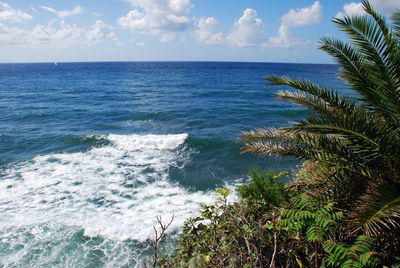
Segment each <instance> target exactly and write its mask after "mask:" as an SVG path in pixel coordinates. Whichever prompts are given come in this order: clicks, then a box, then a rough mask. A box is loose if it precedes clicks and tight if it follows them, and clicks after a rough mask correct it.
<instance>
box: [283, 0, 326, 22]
mask: <svg viewBox="0 0 400 268" xmlns="http://www.w3.org/2000/svg"><path fill="white" fill-rule="evenodd" d="M321 10H322V6H321V4H320V3H319V1H315V3H314V4H312V5H311V6H309V7H304V8H298V9H296V10H294V9H291V10H289V12H288V13H286V14H285V15H283V16H282V24H283V25H286V26H287V27H299V26H306V25H311V24H315V23H318V22H319V21H320V20H321Z"/></svg>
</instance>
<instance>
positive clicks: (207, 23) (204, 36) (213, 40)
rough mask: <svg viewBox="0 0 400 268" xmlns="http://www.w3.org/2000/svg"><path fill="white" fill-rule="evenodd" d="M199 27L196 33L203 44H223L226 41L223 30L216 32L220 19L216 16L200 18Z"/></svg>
mask: <svg viewBox="0 0 400 268" xmlns="http://www.w3.org/2000/svg"><path fill="white" fill-rule="evenodd" d="M196 24H197V29H196V30H195V32H194V34H195V37H196V39H197V41H199V42H200V43H202V44H206V45H221V44H222V43H223V42H224V37H223V35H222V33H221V32H215V31H214V30H215V27H216V26H217V25H218V21H217V20H216V19H215V18H214V17H209V18H200V19H199V20H198V22H197V23H196Z"/></svg>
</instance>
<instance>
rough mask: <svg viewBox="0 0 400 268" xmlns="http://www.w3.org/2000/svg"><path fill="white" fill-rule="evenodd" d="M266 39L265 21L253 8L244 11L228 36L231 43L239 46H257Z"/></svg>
mask: <svg viewBox="0 0 400 268" xmlns="http://www.w3.org/2000/svg"><path fill="white" fill-rule="evenodd" d="M265 39H266V36H265V33H264V23H263V21H262V20H261V19H260V18H257V12H256V11H255V10H254V9H251V8H248V9H246V10H245V11H244V12H243V16H242V17H241V18H240V19H239V20H238V21H236V22H235V24H234V29H233V31H232V32H231V33H229V35H228V36H227V41H228V42H229V43H230V44H231V45H235V46H239V47H246V46H256V45H258V44H260V43H262V42H264V41H265Z"/></svg>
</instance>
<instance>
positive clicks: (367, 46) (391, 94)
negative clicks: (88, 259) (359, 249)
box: [241, 1, 400, 235]
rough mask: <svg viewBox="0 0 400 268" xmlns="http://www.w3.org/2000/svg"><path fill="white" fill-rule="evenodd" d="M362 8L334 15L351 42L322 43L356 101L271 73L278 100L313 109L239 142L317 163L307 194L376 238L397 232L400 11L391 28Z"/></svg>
mask: <svg viewBox="0 0 400 268" xmlns="http://www.w3.org/2000/svg"><path fill="white" fill-rule="evenodd" d="M362 5H363V7H364V10H365V12H366V13H367V14H366V15H364V16H353V17H345V18H343V19H339V18H335V19H334V20H333V22H334V23H335V24H337V25H338V27H339V28H340V29H341V30H343V31H344V32H345V33H346V34H347V35H348V37H349V39H350V41H351V42H350V43H344V42H342V41H340V40H337V39H334V38H330V37H325V38H323V39H322V40H321V43H320V49H322V50H323V51H325V52H327V53H328V54H330V55H331V56H333V57H334V58H335V59H336V61H337V63H338V64H339V66H340V71H341V78H342V79H344V80H345V81H346V82H347V83H348V85H349V88H350V89H351V90H354V91H355V92H357V95H358V98H357V99H353V98H350V97H346V96H340V95H339V94H338V93H337V91H336V90H333V89H329V88H328V87H326V86H325V85H323V86H319V85H317V84H314V83H312V82H311V81H309V80H305V79H304V80H295V79H292V78H289V77H278V76H268V77H267V78H266V80H267V81H269V86H288V87H290V88H292V90H281V91H279V92H278V93H277V96H278V99H282V100H290V101H292V102H295V103H298V104H301V105H304V106H307V107H308V108H309V109H310V110H311V111H310V113H309V114H308V116H307V117H306V118H305V120H300V121H298V122H297V123H296V124H294V125H292V126H290V127H284V128H280V129H276V128H272V127H271V128H266V129H256V130H253V131H249V132H245V133H243V135H242V137H241V139H242V140H243V141H244V142H245V147H244V148H243V152H251V153H258V154H263V155H278V156H295V157H297V158H299V159H302V160H309V161H312V162H314V163H317V166H319V169H318V170H319V172H318V175H316V176H314V178H313V179H312V180H313V183H314V186H315V185H317V186H320V187H314V188H313V189H312V191H311V192H312V193H313V194H318V193H319V197H320V198H322V197H324V198H330V199H331V200H332V199H333V200H335V201H336V202H338V203H341V206H342V208H343V207H344V208H347V209H348V215H350V216H351V219H352V221H351V224H349V226H351V229H352V230H351V231H353V232H354V231H363V232H364V233H366V234H368V235H376V234H378V233H379V234H382V233H391V232H393V230H394V229H396V230H397V231H396V232H398V231H399V230H400V229H399V227H400V11H397V12H395V14H394V15H393V24H392V26H390V25H388V24H387V23H386V21H385V18H384V17H383V16H381V15H379V14H378V13H377V12H376V11H375V10H374V9H373V7H372V6H371V5H370V4H369V2H368V1H362ZM350 201H351V202H352V203H349V202H350ZM354 202H358V205H355V203H354Z"/></svg>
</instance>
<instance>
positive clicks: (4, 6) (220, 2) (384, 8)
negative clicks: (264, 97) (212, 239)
mask: <svg viewBox="0 0 400 268" xmlns="http://www.w3.org/2000/svg"><path fill="white" fill-rule="evenodd" d="M370 2H371V4H373V5H374V6H375V8H376V9H377V10H378V11H379V12H381V13H383V14H384V15H385V16H387V17H388V20H389V18H390V15H391V13H392V12H393V11H394V10H395V9H396V8H400V0H371V1H370ZM361 14H363V10H362V7H361V3H360V1H351V0H334V1H332V0H319V1H318V0H317V1H316V0H281V1H273V0H69V1H66V0H57V1H54V0H0V63H5V62H77V61H246V62H303V63H332V60H331V58H330V57H329V56H328V55H326V54H324V52H322V51H320V50H319V49H318V42H319V40H320V39H321V37H324V36H334V37H338V38H340V39H345V35H344V34H343V33H341V32H340V31H338V30H337V28H336V27H335V25H334V24H333V23H332V18H333V17H343V16H345V15H361Z"/></svg>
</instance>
